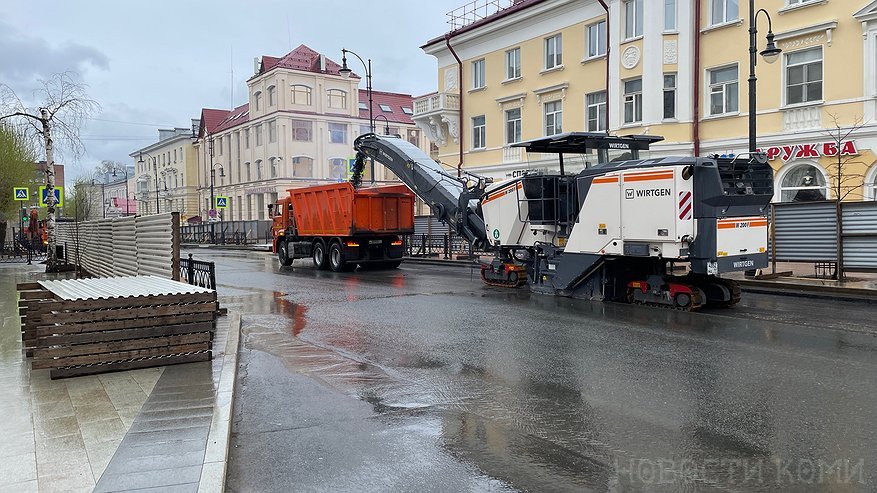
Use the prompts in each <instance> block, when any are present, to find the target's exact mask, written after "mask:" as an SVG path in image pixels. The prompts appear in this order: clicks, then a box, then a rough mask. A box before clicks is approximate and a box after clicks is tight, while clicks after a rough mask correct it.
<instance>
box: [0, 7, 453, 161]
mask: <svg viewBox="0 0 877 493" xmlns="http://www.w3.org/2000/svg"><path fill="white" fill-rule="evenodd" d="M467 1H468V0H428V1H424V0H407V1H405V0H372V1H368V0H365V1H363V0H359V1H357V0H322V1H320V0H317V1H313V0H311V1H304V0H286V1H281V0H249V1H229V0H212V1H203V0H199V1H179V0H177V1H170V0H144V1H137V2H135V1H128V0H123V1H120V0H113V1H109V0H88V1H86V0H78V1H61V0H55V1H49V0H22V1H16V0H0V82H4V83H6V84H8V85H10V86H11V87H12V88H13V89H15V91H16V93H18V95H19V97H21V98H22V99H27V98H28V97H30V95H31V92H32V91H33V89H34V88H35V87H36V85H37V82H36V81H37V80H39V79H42V78H46V77H48V76H49V75H51V74H53V73H57V72H63V71H67V70H71V71H75V72H77V73H79V74H80V75H81V78H82V80H83V81H84V82H85V83H86V84H88V86H89V88H88V93H89V95H90V96H91V97H92V98H93V99H95V100H97V101H98V103H100V105H101V111H100V114H97V115H94V119H92V120H91V121H90V123H89V124H88V126H87V128H85V129H83V131H82V135H83V142H84V143H85V145H86V148H87V155H85V156H84V157H82V158H81V159H80V160H79V162H70V159H69V157H64V160H65V161H66V163H65V164H67V165H68V176H70V177H72V176H75V175H77V174H81V173H86V172H88V173H90V170H91V169H93V168H94V166H95V165H97V164H98V163H99V162H100V161H101V160H103V159H112V160H116V161H122V162H129V161H130V158H129V157H128V154H129V153H131V152H132V151H134V150H135V149H138V148H140V147H143V146H145V145H148V144H149V143H151V142H153V141H155V140H156V139H157V137H158V131H157V129H158V128H159V127H162V128H164V127H172V126H181V127H187V126H189V125H190V119H191V118H197V117H198V115H199V113H200V110H201V108H202V107H211V108H229V107H230V106H231V104H232V92H231V88H232V68H233V69H234V104H235V105H239V104H242V103H244V102H246V82H245V81H246V80H247V79H248V78H249V77H250V76H252V75H253V58H254V57H256V56H260V55H271V56H282V55H284V54H286V53H288V52H289V51H290V48H295V47H296V46H298V45H299V44H306V45H308V46H310V47H311V48H313V49H314V50H317V51H319V52H320V53H323V54H325V55H326V56H328V57H329V58H331V59H333V60H335V61H337V62H339V63H340V62H341V48H342V47H344V48H348V49H351V50H353V51H355V52H357V53H359V55H360V56H362V57H363V58H371V59H372V65H373V78H374V83H373V85H374V88H375V89H378V90H388V91H397V92H406V93H410V94H412V95H415V96H417V95H420V94H424V93H427V92H430V91H434V90H435V88H436V80H437V76H436V68H435V67H436V63H435V58H434V57H432V56H429V55H426V54H424V53H423V51H421V50H420V48H419V46H420V45H422V44H423V43H424V42H426V41H427V40H429V39H431V38H433V37H435V36H438V35H441V34H443V33H445V32H446V31H447V30H448V29H447V28H448V26H447V24H446V15H445V14H446V13H447V12H448V11H450V10H452V9H454V8H456V7H459V6H461V5H463V4H465V3H467ZM349 62H350V61H349ZM350 63H351V68H352V69H353V70H354V71H356V72H357V73H360V74H361V73H362V72H363V71H362V67H361V66H359V62H358V61H352V62H350ZM361 88H362V89H364V88H365V85H364V83H363V85H362V86H361Z"/></svg>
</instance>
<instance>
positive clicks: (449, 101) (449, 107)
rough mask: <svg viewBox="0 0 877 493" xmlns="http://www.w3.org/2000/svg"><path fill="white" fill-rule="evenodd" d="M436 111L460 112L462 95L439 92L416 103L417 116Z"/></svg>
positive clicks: (415, 112)
mask: <svg viewBox="0 0 877 493" xmlns="http://www.w3.org/2000/svg"><path fill="white" fill-rule="evenodd" d="M436 111H460V95H459V94H456V93H451V92H439V93H435V94H430V95H428V96H425V97H422V98H420V99H416V100H415V101H414V114H415V115H423V114H426V113H433V112H436Z"/></svg>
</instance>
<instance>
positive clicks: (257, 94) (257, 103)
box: [253, 91, 262, 111]
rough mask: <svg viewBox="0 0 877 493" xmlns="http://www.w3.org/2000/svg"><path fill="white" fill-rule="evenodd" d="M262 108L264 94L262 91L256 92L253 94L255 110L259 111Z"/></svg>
mask: <svg viewBox="0 0 877 493" xmlns="http://www.w3.org/2000/svg"><path fill="white" fill-rule="evenodd" d="M261 106H262V93H261V91H256V92H255V93H254V94H253V109H254V110H256V111H259V110H260V109H261V108H260V107H261Z"/></svg>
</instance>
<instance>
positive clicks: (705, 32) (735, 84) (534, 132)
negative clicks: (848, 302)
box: [414, 0, 877, 201]
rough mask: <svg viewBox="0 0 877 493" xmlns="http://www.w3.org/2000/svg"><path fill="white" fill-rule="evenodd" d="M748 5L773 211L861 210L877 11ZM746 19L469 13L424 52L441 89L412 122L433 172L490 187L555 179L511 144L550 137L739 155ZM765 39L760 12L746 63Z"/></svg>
mask: <svg viewBox="0 0 877 493" xmlns="http://www.w3.org/2000/svg"><path fill="white" fill-rule="evenodd" d="M488 3H489V4H491V5H493V7H485V6H484V5H485V4H488ZM757 4H758V5H757V7H758V8H763V9H765V10H766V11H767V12H768V14H769V15H770V18H771V21H772V31H773V34H774V35H775V41H776V44H777V46H778V47H779V48H781V49H782V50H783V51H782V53H781V54H780V56H779V57H778V58H777V59H776V61H775V62H774V63H772V64H769V63H766V60H765V59H763V58H762V57H760V56H759V57H758V60H757V68H756V75H757V77H758V83H757V89H758V91H757V94H758V96H757V110H756V115H757V125H758V127H757V128H758V132H757V134H758V146H759V148H761V149H762V150H764V151H765V152H767V153H768V156H769V158H770V162H771V165H772V166H773V167H774V169H775V171H776V195H775V200H776V201H791V200H813V199H815V198H823V197H824V198H836V197H838V196H840V197H841V198H843V199H845V200H862V199H866V200H874V199H875V198H877V165H875V160H877V156H875V154H874V149H875V148H877V122H875V118H877V73H875V72H877V1H873V2H870V3H869V2H866V1H863V0H759V1H758V2H757ZM604 5H605V8H604ZM748 6H749V4H748V2H746V1H745V0H744V1H739V0H604V1H602V2H601V1H599V0H592V1H577V0H503V1H499V2H483V1H482V2H475V3H473V4H470V5H467V6H465V7H461V8H460V9H457V10H456V11H454V12H452V13H451V21H450V22H451V26H452V28H453V30H452V31H451V32H449V33H448V34H446V35H443V36H439V37H436V38H434V39H432V40H430V41H428V42H426V44H424V45H423V46H422V49H423V50H424V51H425V52H426V53H427V54H430V55H433V56H435V57H436V59H437V61H438V90H437V92H435V93H433V94H428V95H426V96H423V97H420V98H418V99H417V100H416V101H415V104H414V113H415V114H414V120H415V122H416V123H417V124H418V126H420V127H421V128H423V129H424V130H425V133H426V134H427V136H428V137H429V138H430V139H431V140H432V141H433V142H434V143H435V144H436V145H437V146H438V153H437V155H436V157H437V158H438V159H439V160H440V161H442V162H443V163H444V164H445V165H447V166H448V167H457V166H462V167H465V168H466V169H467V170H469V171H473V172H476V173H480V174H484V175H486V176H490V177H493V178H495V179H502V178H507V177H512V176H515V175H516V174H519V173H522V172H524V171H526V170H555V169H557V163H556V162H554V161H552V160H550V159H547V158H548V156H545V157H543V156H532V155H531V156H527V155H522V154H521V153H520V150H519V149H518V148H514V147H510V146H509V144H511V143H514V142H518V141H521V140H528V139H533V138H537V137H542V136H545V135H552V134H555V133H561V132H571V131H606V130H608V131H609V132H610V133H613V134H619V135H626V134H649V135H661V136H663V137H664V138H665V140H664V141H663V142H661V143H659V144H657V145H654V146H653V147H652V153H651V155H653V156H656V155H657V156H665V155H693V154H697V155H710V154H740V153H743V152H746V150H747V149H748V140H747V139H748V117H749V112H748V78H749V18H748ZM485 8H490V9H491V10H489V11H485ZM457 13H460V14H459V15H457ZM607 19H608V21H607ZM767 32H768V22H767V18H766V17H765V16H763V15H760V16H759V18H758V49H759V51H760V50H763V49H764V48H765V43H766V41H765V35H766V34H767ZM607 127H608V128H607ZM591 159H593V157H590V156H582V157H579V158H578V160H577V161H573V163H569V161H567V162H566V165H567V169H569V168H570V167H571V166H572V167H575V166H579V167H581V166H584V165H585V163H586V162H587V161H589V160H591ZM839 161H840V163H841V164H840V166H839V164H838V162H839ZM839 168H840V169H841V173H840V177H839V176H838V175H839V173H838V169H839Z"/></svg>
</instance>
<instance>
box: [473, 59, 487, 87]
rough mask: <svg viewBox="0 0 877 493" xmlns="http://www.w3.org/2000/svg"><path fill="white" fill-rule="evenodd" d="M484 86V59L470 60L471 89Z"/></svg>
mask: <svg viewBox="0 0 877 493" xmlns="http://www.w3.org/2000/svg"><path fill="white" fill-rule="evenodd" d="M482 87H484V59H483V58H482V59H481V60H475V61H474V62H472V89H481V88H482Z"/></svg>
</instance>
